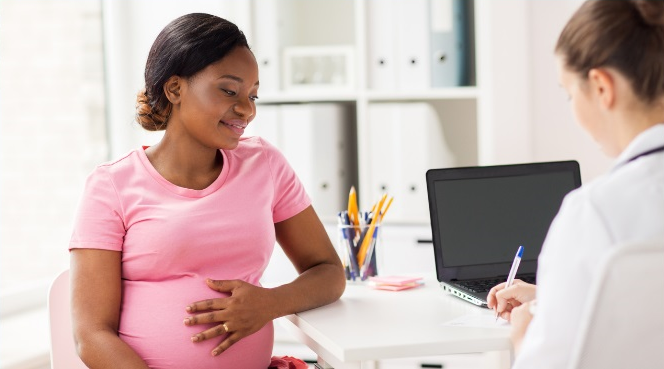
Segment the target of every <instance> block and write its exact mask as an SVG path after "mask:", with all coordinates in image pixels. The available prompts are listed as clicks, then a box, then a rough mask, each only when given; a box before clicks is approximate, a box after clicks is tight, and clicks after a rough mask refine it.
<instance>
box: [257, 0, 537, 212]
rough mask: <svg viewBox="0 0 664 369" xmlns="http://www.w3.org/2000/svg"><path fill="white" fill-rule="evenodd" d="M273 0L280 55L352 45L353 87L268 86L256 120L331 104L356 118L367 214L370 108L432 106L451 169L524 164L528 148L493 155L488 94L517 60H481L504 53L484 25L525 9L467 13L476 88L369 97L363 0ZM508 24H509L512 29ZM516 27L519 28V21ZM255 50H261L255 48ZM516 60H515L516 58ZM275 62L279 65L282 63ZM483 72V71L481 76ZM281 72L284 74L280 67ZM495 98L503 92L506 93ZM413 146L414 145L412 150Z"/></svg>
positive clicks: (479, 6) (482, 5)
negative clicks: (278, 110) (269, 108)
mask: <svg viewBox="0 0 664 369" xmlns="http://www.w3.org/2000/svg"><path fill="white" fill-rule="evenodd" d="M275 1H277V5H276V6H277V7H279V8H280V9H281V10H279V11H278V12H277V13H278V14H279V15H278V16H282V17H284V18H283V19H282V20H281V21H280V22H279V26H278V29H279V31H280V32H281V34H278V35H277V36H276V37H277V39H278V41H277V43H278V44H279V45H280V47H281V48H282V49H281V50H283V48H286V47H289V46H296V47H301V46H316V47H318V46H339V45H352V47H353V49H354V56H355V60H354V63H355V68H354V73H355V74H354V76H353V79H354V83H353V88H352V89H349V90H347V91H338V90H333V91H330V92H328V93H326V92H325V91H324V90H321V89H320V88H319V87H316V88H314V89H311V90H310V91H307V90H306V89H302V88H299V89H298V90H296V91H289V90H284V89H283V88H282V87H283V86H284V83H283V81H281V83H279V85H280V86H279V88H276V89H275V88H274V86H270V87H269V88H266V89H265V90H266V91H259V95H260V99H259V100H258V103H259V106H258V114H260V105H261V104H273V105H274V104H291V103H314V102H335V103H342V104H347V105H349V106H350V108H351V109H352V110H354V113H355V114H354V119H355V121H354V122H352V125H353V126H354V127H356V130H357V142H356V144H357V150H356V152H357V157H356V158H355V159H356V162H357V164H358V168H357V170H358V172H357V183H356V186H357V187H358V190H359V198H360V201H361V208H366V207H370V205H371V204H372V203H373V202H374V201H375V200H376V199H375V198H373V197H375V196H371V195H372V192H373V193H375V192H376V191H375V190H374V191H371V190H370V189H369V186H370V179H369V178H368V177H367V176H368V174H367V173H369V172H370V170H369V168H370V166H371V165H372V163H371V159H370V157H369V155H368V152H367V149H366V147H367V146H368V142H369V137H370V135H371V132H369V130H368V118H367V115H368V108H369V106H370V104H375V103H407V102H425V103H427V104H429V105H431V106H432V107H433V108H434V110H435V111H436V113H437V115H438V117H439V119H440V122H441V124H442V125H443V127H442V128H443V130H444V132H445V137H446V141H447V144H448V146H449V148H450V149H451V151H452V153H453V155H454V157H455V163H454V164H455V166H471V165H478V164H492V163H498V162H501V161H503V162H506V161H509V160H510V159H512V158H513V157H515V156H521V157H522V156H523V155H522V154H523V153H524V152H525V151H524V150H527V149H528V148H527V147H526V148H523V145H521V146H519V147H521V148H523V150H521V149H518V148H517V149H516V151H517V152H516V154H515V155H512V154H510V153H514V152H515V149H511V150H508V151H507V154H504V153H503V154H501V155H497V152H498V149H500V148H502V147H503V145H502V144H499V143H497V142H496V140H497V139H501V138H503V135H502V134H501V133H500V130H498V128H497V127H495V126H494V124H495V122H496V121H498V119H497V118H499V117H496V116H495V114H494V112H493V110H496V109H494V108H495V106H497V105H496V104H499V103H500V102H499V101H497V100H498V99H496V97H497V96H494V93H493V91H491V88H492V80H493V79H494V77H493V75H492V72H493V70H496V69H500V68H507V69H503V70H504V72H505V73H512V72H514V71H515V69H514V68H513V67H511V66H508V67H506V66H505V65H507V64H509V63H511V62H513V61H514V60H511V61H510V62H500V63H497V64H496V63H494V62H491V61H483V60H479V58H491V56H492V54H494V53H502V52H500V50H494V48H495V46H496V45H494V44H493V42H494V38H495V35H493V34H492V33H493V32H492V25H493V24H495V23H496V22H487V20H491V21H493V19H494V18H496V17H498V16H499V14H494V13H500V14H507V13H509V12H511V11H513V10H514V8H517V10H518V9H519V8H523V7H524V5H523V4H520V3H515V4H511V5H510V4H507V6H506V8H507V9H504V10H501V9H500V8H499V7H497V6H492V5H491V4H490V3H489V2H488V1H484V0H478V1H475V2H474V4H473V6H470V11H471V13H474V14H472V15H471V16H470V18H471V19H475V21H474V24H475V26H474V28H473V30H472V31H471V32H470V38H471V40H472V42H471V46H472V48H473V50H472V51H471V52H470V55H471V57H470V58H469V62H471V63H472V65H469V66H468V68H469V69H470V70H472V72H470V74H471V76H476V77H475V78H471V82H475V81H473V80H475V79H476V83H474V85H472V86H462V87H444V88H425V89H399V90H391V91H386V90H373V89H371V88H370V87H369V86H368V79H369V77H368V72H367V69H368V64H367V58H368V40H367V38H368V34H367V25H368V21H367V19H368V18H369V14H368V13H367V12H368V1H366V0H327V1H316V2H312V1H307V0H275ZM385 1H391V0H385ZM468 1H471V0H468ZM260 4H264V2H262V1H258V2H256V1H255V2H254V3H253V4H252V5H253V10H252V11H253V12H254V14H256V12H258V11H260ZM284 14H287V15H284ZM513 21H514V20H511V22H513ZM482 22H484V23H482ZM516 23H518V20H517V22H516ZM256 26H257V25H255V26H254V27H252V35H253V37H254V38H255V37H260V36H259V35H260V34H261V33H260V31H257V29H256ZM513 28H514V27H513ZM514 30H515V32H517V33H518V32H519V29H518V28H515V29H514ZM521 37H523V36H521ZM258 44H259V45H260V43H258ZM480 47H486V48H487V49H488V50H479V48H480ZM255 51H256V52H257V56H258V58H259V68H260V64H261V59H260V56H261V55H260V54H261V53H260V51H259V50H255ZM504 51H505V52H507V53H509V52H510V49H509V48H507V49H505V50H504ZM512 55H514V53H512ZM516 57H517V59H518V55H516ZM475 59H478V61H477V62H475ZM279 62H280V63H283V60H281V61H279ZM504 64H505V65H504ZM517 64H518V63H517ZM481 68H484V69H485V70H480V69H481ZM281 69H282V70H283V68H281ZM282 78H283V76H282ZM514 80H515V81H513V83H512V85H514V86H517V87H518V86H519V83H520V82H519V77H518V75H517V76H516V77H514ZM485 82H486V83H487V84H486V85H485V84H484V83H485ZM261 87H263V86H261ZM498 92H499V93H504V92H505V91H498ZM481 110H483V111H484V113H483V114H482V113H480V111H481ZM509 115H510V118H508V121H509V122H510V126H512V127H508V128H509V129H510V131H511V130H512V129H513V128H515V126H517V125H519V124H521V123H522V120H520V118H519V113H518V112H512V111H510V112H509ZM524 121H525V119H524ZM404 124H407V122H404ZM517 129H518V128H517ZM497 132H498V133H497ZM510 134H511V133H510ZM517 136H518V134H517ZM412 144H414V145H416V144H417V143H412ZM385 150H390V147H386V148H385ZM404 155H406V156H407V155H408V153H407V152H405V153H404ZM421 175H422V178H424V175H425V173H424V172H423V173H421ZM421 190H423V191H422V192H420V194H419V196H423V197H424V198H423V201H426V189H421ZM398 200H399V199H395V202H396V201H398ZM386 222H388V223H390V222H391V223H406V224H428V220H427V219H426V217H419V218H418V219H415V220H409V219H404V218H401V219H399V218H396V219H394V218H392V219H389V217H386Z"/></svg>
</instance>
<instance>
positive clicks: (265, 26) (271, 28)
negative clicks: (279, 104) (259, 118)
mask: <svg viewBox="0 0 664 369" xmlns="http://www.w3.org/2000/svg"><path fill="white" fill-rule="evenodd" d="M252 9H253V36H254V43H253V45H252V51H253V52H254V55H255V56H256V62H257V63H258V72H259V80H260V84H261V85H260V91H261V92H263V93H266V92H267V93H270V92H277V91H279V90H280V83H279V79H280V73H281V60H280V59H281V47H282V45H281V42H280V36H281V29H280V22H281V21H282V19H281V16H280V14H281V13H280V12H281V10H280V9H281V7H280V5H279V1H278V0H254V1H253V2H252Z"/></svg>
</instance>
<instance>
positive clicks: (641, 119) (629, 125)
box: [617, 99, 664, 152]
mask: <svg viewBox="0 0 664 369" xmlns="http://www.w3.org/2000/svg"><path fill="white" fill-rule="evenodd" d="M621 118H622V119H621V124H620V125H619V130H618V137H617V138H618V147H619V148H620V152H622V151H624V150H625V149H626V148H627V146H628V145H629V144H630V143H631V142H632V141H633V140H634V139H635V138H636V137H637V136H638V135H640V134H641V133H643V132H645V131H646V130H648V129H650V128H651V127H653V126H655V125H656V124H659V123H664V99H661V100H660V102H659V103H657V104H653V105H650V106H649V107H647V108H644V107H643V106H642V107H641V108H639V109H637V108H634V109H629V110H627V111H626V112H625V113H624V114H622V117H621Z"/></svg>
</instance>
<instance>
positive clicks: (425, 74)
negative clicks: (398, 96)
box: [392, 0, 431, 90]
mask: <svg viewBox="0 0 664 369" xmlns="http://www.w3.org/2000/svg"><path fill="white" fill-rule="evenodd" d="M428 1H429V0H395V6H396V8H395V15H397V17H398V19H395V20H394V21H393V22H392V24H393V26H395V27H397V35H396V40H397V47H396V55H397V88H398V89H400V90H403V89H406V90H423V89H427V88H429V87H431V62H430V58H429V37H430V30H429V14H428V11H429V2H428Z"/></svg>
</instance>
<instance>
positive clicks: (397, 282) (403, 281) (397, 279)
mask: <svg viewBox="0 0 664 369" xmlns="http://www.w3.org/2000/svg"><path fill="white" fill-rule="evenodd" d="M421 279H422V278H421V277H403V276H398V275H391V276H379V277H369V280H370V281H371V282H374V283H376V284H388V285H392V286H401V285H410V284H412V283H415V282H417V281H419V280H421Z"/></svg>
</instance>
